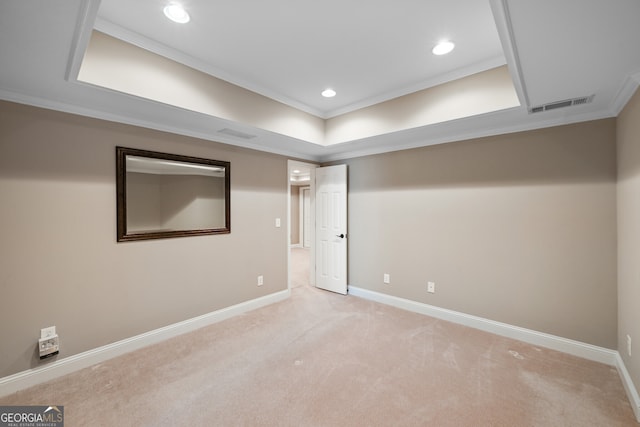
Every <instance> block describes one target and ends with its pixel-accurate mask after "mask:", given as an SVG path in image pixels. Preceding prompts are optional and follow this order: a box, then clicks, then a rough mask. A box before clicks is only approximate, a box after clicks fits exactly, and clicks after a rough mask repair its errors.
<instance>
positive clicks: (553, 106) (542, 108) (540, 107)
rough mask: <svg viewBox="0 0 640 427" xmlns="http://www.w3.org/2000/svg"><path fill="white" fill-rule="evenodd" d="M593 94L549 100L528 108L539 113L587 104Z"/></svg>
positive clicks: (530, 111) (531, 111) (591, 99)
mask: <svg viewBox="0 0 640 427" xmlns="http://www.w3.org/2000/svg"><path fill="white" fill-rule="evenodd" d="M594 97H595V95H591V96H583V97H581V98H573V99H565V100H564V101H556V102H550V103H548V104H543V105H537V106H535V107H531V108H529V113H541V112H543V111H549V110H555V109H558V108H565V107H572V106H574V105H582V104H588V103H590V102H591V101H593V98H594Z"/></svg>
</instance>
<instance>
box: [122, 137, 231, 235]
mask: <svg viewBox="0 0 640 427" xmlns="http://www.w3.org/2000/svg"><path fill="white" fill-rule="evenodd" d="M117 157H118V178H119V182H118V196H119V197H118V199H119V206H118V220H119V224H118V241H123V240H142V239H155V238H164V237H181V236H188V235H198V234H219V233H229V232H230V227H229V163H228V162H221V161H217V160H209V159H200V158H193V157H185V156H177V155H171V154H164V153H157V152H150V151H142V150H135V149H128V148H123V147H118V155H117Z"/></svg>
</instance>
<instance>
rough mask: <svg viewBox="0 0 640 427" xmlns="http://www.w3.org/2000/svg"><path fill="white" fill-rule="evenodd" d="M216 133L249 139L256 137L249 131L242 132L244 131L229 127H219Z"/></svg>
mask: <svg viewBox="0 0 640 427" xmlns="http://www.w3.org/2000/svg"><path fill="white" fill-rule="evenodd" d="M218 133H223V134H225V135H229V136H233V137H236V138H242V139H251V138H255V137H256V135H251V134H250V133H244V132H240V131H239V130H234V129H229V128H224V129H220V130H219V131H218Z"/></svg>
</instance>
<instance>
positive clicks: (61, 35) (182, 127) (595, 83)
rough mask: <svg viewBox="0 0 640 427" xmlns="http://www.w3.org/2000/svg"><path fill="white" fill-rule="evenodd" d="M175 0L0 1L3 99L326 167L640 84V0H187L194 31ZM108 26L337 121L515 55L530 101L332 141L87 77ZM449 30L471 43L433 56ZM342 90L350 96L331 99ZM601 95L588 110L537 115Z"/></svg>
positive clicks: (501, 128)
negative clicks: (92, 45)
mask: <svg viewBox="0 0 640 427" xmlns="http://www.w3.org/2000/svg"><path fill="white" fill-rule="evenodd" d="M164 5H165V0H136V1H135V2H132V1H124V0H103V1H102V2H100V1H99V0H50V1H46V2H45V1H5V2H1V3H0V58H1V61H2V62H1V65H0V99H5V100H10V101H16V102H21V103H26V104H31V105H36V106H41V107H45V108H52V109H57V110H61V111H68V112H72V113H77V114H82V115H86V116H91V117H98V118H103V119H107V120H113V121H118V122H123V123H131V124H135V125H140V126H145V127H149V128H154V129H160V130H165V131H170V132H175V133H180V134H185V135H190V136H195V137H199V138H204V139H209V140H215V141H221V142H225V143H229V144H234V145H240V146H247V147H251V148H256V149H260V150H265V151H270V152H276V153H281V154H285V155H288V156H295V157H299V158H303V159H309V160H318V161H323V160H332V159H338V158H345V157H350V156H355V155H363V154H369V153H376V152H384V151H390V150H395V149H403V148H410V147H416V146H422V145H429V144H433V143H442V142H449V141H455V140H461V139H467V138H473V137H478V136H485V135H492V134H497V133H505V132H512V131H518V130H525V129H534V128H539V127H545V126H553V125H558V124H564V123H572V122H578V121H584V120H591V119H598V118H604V117H613V116H616V115H617V114H618V113H619V111H620V110H621V108H622V107H623V106H624V104H625V103H626V102H627V100H628V99H629V97H630V96H631V95H632V94H633V92H634V91H635V89H636V88H637V86H638V83H639V82H640V49H639V48H638V46H640V26H638V25H637V24H636V22H635V21H637V19H638V17H640V1H638V0H609V1H607V2H604V1H602V0H562V1H558V0H538V1H531V2H524V1H517V0H448V1H446V0H441V1H438V0H420V1H419V0H399V1H396V2H389V1H383V0H374V1H371V0H350V1H348V2H338V1H337V0H325V1H323V2H313V1H301V0H273V1H270V2H264V1H250V2H246V1H245V2H238V1H235V2H232V1H219V2H211V1H207V0H185V6H186V8H187V9H188V10H189V12H190V13H191V15H192V21H191V22H190V23H189V24H185V25H179V24H175V23H172V22H169V21H167V20H166V18H165V17H164V15H163V14H162V7H163V6H164ZM94 27H95V28H97V29H99V30H101V31H103V32H107V33H109V34H111V35H114V36H116V37H118V38H122V39H123V40H126V41H129V42H132V43H134V44H137V45H139V46H142V47H145V48H147V49H149V50H152V51H154V52H156V53H160V54H162V55H165V56H167V57H170V58H171V59H174V60H177V61H179V62H182V63H184V64H185V65H189V66H191V67H193V68H197V69H199V70H201V71H205V72H207V73H209V74H212V75H214V76H216V77H219V78H222V79H225V80H228V81H230V82H232V83H234V84H236V85H239V86H242V87H245V88H247V89H250V90H253V91H255V92H258V93H261V94H263V95H265V96H268V97H270V98H273V99H275V100H278V101H280V102H283V103H285V104H288V105H290V106H293V107H295V108H298V109H301V110H304V111H306V112H309V113H312V114H315V115H317V116H319V117H323V118H328V117H333V116H335V115H338V114H342V113H344V112H346V111H351V110H353V109H355V108H360V107H363V106H366V105H371V104H373V103H377V102H381V101H383V100H386V99H389V98H392V97H396V96H401V95H404V94H407V93H410V92H412V91H416V90H419V89H423V88H426V87H430V86H433V85H435V84H439V83H444V82H446V81H448V80H452V79H455V78H460V77H462V76H464V75H468V74H471V73H475V72H479V71H482V70H484V69H488V68H491V67H494V66H496V65H500V64H503V63H505V62H506V63H507V64H508V66H509V69H510V72H511V74H512V76H513V77H514V84H515V86H516V88H517V90H518V93H519V95H520V98H521V102H522V103H523V105H522V107H519V108H512V109H508V110H503V111H498V112H495V113H490V114H485V115H481V116H474V117H468V118H464V119H458V120H452V121H449V122H444V123H439V124H435V125H430V126H423V127H419V128H414V129H409V130H406V131H401V132H396V133H393V134H386V135H378V136H375V137H371V138H366V139H361V140H355V141H349V142H346V143H342V144H336V145H333V146H328V147H324V146H319V145H316V144H312V143H308V142H305V141H300V140H296V139H293V138H290V137H286V136H283V135H279V134H274V133H273V132H267V131H264V130H261V129H255V128H252V127H251V126H248V125H247V124H244V123H231V122H229V121H227V120H223V119H220V118H217V117H211V116H205V115H203V114H199V113H195V112H192V111H186V110H184V109H180V108H177V107H172V106H170V105H166V104H160V103H157V102H153V101H150V100H147V99H142V98H137V97H134V96H130V95H125V94H122V93H117V92H114V91H110V90H106V89H102V88H99V87H95V86H90V85H87V84H82V83H79V82H78V81H76V80H75V76H76V75H77V70H78V68H79V65H80V64H79V62H78V58H81V57H82V53H83V49H84V48H86V44H87V41H88V38H89V35H90V32H91V30H92V29H93V28H94ZM443 37H447V38H451V39H452V40H453V41H455V42H456V45H457V47H456V50H454V52H453V53H452V54H450V55H449V56H445V57H434V56H432V55H431V53H430V49H431V47H432V46H433V44H434V43H435V42H436V41H437V40H438V39H440V38H443ZM327 86H331V87H333V88H334V89H336V90H337V91H338V96H336V97H335V98H333V99H330V100H327V99H324V98H322V97H320V95H319V93H320V91H321V90H322V89H324V88H325V87H327ZM592 94H594V95H595V98H594V100H593V102H592V103H590V104H587V105H581V106H576V107H568V108H563V109H558V110H554V111H548V112H543V113H537V114H529V113H528V107H532V106H536V105H540V104H545V103H550V102H554V101H560V100H564V99H569V98H574V97H582V96H589V95H592ZM222 128H232V129H234V130H239V131H244V132H247V133H250V134H253V135H256V136H257V137H256V138H253V139H252V140H251V141H241V140H238V138H233V137H232V136H225V135H222V134H220V133H219V132H218V131H219V130H220V129H222Z"/></svg>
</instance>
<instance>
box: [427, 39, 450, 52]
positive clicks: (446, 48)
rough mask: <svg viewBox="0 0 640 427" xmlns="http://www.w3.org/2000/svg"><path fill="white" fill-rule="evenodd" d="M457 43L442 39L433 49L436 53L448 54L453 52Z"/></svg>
mask: <svg viewBox="0 0 640 427" xmlns="http://www.w3.org/2000/svg"><path fill="white" fill-rule="evenodd" d="M454 47H456V45H455V44H454V43H453V42H450V41H448V40H445V41H441V42H440V43H438V44H437V45H435V47H434V48H433V49H432V50H431V52H433V54H434V55H446V54H447V53H449V52H451V51H452V50H453V48H454Z"/></svg>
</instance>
